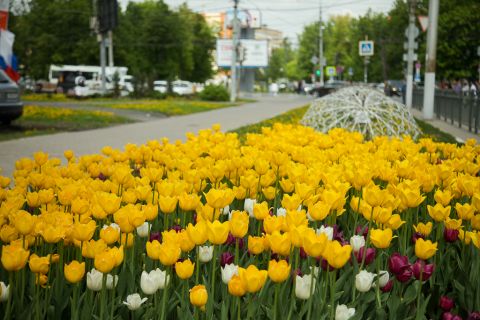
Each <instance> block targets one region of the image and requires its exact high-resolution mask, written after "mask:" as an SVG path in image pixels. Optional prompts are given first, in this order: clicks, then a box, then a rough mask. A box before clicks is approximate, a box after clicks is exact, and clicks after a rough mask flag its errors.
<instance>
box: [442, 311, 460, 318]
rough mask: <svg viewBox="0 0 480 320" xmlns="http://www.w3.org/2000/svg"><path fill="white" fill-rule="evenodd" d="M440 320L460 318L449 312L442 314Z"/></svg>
mask: <svg viewBox="0 0 480 320" xmlns="http://www.w3.org/2000/svg"><path fill="white" fill-rule="evenodd" d="M442 320H462V317H460V316H459V315H456V314H453V313H450V312H444V313H443V315H442Z"/></svg>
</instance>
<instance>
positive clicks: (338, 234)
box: [325, 224, 348, 245]
mask: <svg viewBox="0 0 480 320" xmlns="http://www.w3.org/2000/svg"><path fill="white" fill-rule="evenodd" d="M325 226H326V227H328V225H325ZM332 228H333V240H337V241H338V242H340V243H344V242H345V239H343V231H340V228H339V226H338V225H336V224H334V225H333V226H332ZM347 244H348V243H347ZM342 245H343V244H342Z"/></svg>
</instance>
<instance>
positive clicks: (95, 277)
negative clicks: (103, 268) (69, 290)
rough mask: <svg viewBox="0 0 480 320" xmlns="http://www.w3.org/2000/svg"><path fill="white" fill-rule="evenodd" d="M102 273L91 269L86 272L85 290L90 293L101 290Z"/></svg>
mask: <svg viewBox="0 0 480 320" xmlns="http://www.w3.org/2000/svg"><path fill="white" fill-rule="evenodd" d="M102 280H103V273H101V272H100V271H98V270H97V269H95V268H93V269H92V271H90V272H87V288H88V289H90V290H92V291H100V290H102Z"/></svg>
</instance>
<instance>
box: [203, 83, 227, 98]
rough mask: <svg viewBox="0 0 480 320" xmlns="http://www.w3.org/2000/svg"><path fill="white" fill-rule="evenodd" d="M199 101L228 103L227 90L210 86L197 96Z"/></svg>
mask: <svg viewBox="0 0 480 320" xmlns="http://www.w3.org/2000/svg"><path fill="white" fill-rule="evenodd" d="M199 96H200V99H202V100H206V101H228V100H230V94H229V93H228V91H227V89H226V88H225V87H224V86H221V85H213V84H210V85H208V86H206V87H205V89H203V91H202V92H200V94H199Z"/></svg>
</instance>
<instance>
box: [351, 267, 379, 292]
mask: <svg viewBox="0 0 480 320" xmlns="http://www.w3.org/2000/svg"><path fill="white" fill-rule="evenodd" d="M374 278H375V274H373V273H371V272H368V271H366V270H362V271H360V272H359V273H358V274H357V275H356V276H355V288H357V290H358V291H360V292H367V291H368V290H370V288H371V287H372V283H373V279H374Z"/></svg>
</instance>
